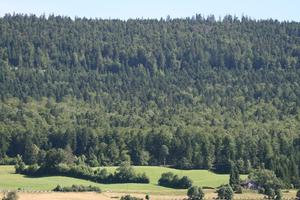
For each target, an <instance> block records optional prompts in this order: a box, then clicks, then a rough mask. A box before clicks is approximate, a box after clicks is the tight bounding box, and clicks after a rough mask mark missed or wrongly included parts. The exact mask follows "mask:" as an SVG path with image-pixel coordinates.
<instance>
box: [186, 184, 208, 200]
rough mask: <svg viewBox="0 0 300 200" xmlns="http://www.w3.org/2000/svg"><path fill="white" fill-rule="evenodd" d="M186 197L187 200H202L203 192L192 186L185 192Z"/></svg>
mask: <svg viewBox="0 0 300 200" xmlns="http://www.w3.org/2000/svg"><path fill="white" fill-rule="evenodd" d="M187 196H188V197H189V198H188V199H189V200H202V199H204V192H203V190H202V188H200V187H198V186H192V187H190V188H189V189H188V191H187Z"/></svg>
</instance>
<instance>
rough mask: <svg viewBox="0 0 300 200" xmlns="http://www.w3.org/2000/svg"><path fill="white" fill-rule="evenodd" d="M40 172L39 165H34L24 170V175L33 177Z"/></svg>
mask: <svg viewBox="0 0 300 200" xmlns="http://www.w3.org/2000/svg"><path fill="white" fill-rule="evenodd" d="M38 170H39V166H38V165H37V164H33V165H30V166H28V167H27V168H26V169H25V170H24V173H25V174H27V175H29V176H33V175H35V174H36V173H37V171H38Z"/></svg>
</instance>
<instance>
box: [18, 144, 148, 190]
mask: <svg viewBox="0 0 300 200" xmlns="http://www.w3.org/2000/svg"><path fill="white" fill-rule="evenodd" d="M46 158H47V160H45V162H44V163H42V164H41V165H40V166H39V165H37V164H33V165H29V166H26V165H25V163H24V162H23V160H22V157H21V156H19V155H18V156H17V158H16V164H15V170H16V173H20V174H24V175H28V176H33V177H39V176H69V177H74V178H81V179H85V180H90V181H94V182H97V183H105V184H108V183H149V182H150V180H149V177H147V176H146V174H145V173H141V174H140V173H136V172H135V170H134V169H133V168H132V167H131V165H130V163H129V162H123V163H121V164H120V166H119V167H118V168H117V169H116V171H115V172H114V173H110V172H108V171H107V170H106V169H105V168H104V169H100V168H97V169H95V170H94V169H93V168H92V167H90V166H88V165H85V163H74V160H73V157H72V155H71V154H70V153H69V152H66V151H64V150H62V149H51V150H50V151H49V152H47V156H46Z"/></svg>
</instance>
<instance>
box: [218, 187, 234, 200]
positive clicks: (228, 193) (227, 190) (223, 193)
mask: <svg viewBox="0 0 300 200" xmlns="http://www.w3.org/2000/svg"><path fill="white" fill-rule="evenodd" d="M217 193H218V198H219V199H227V200H231V199H233V190H232V188H231V187H230V186H229V185H223V186H221V187H220V188H219V189H218V190H217Z"/></svg>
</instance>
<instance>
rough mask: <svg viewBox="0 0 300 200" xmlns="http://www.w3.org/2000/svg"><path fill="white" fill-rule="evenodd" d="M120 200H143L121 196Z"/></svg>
mask: <svg viewBox="0 0 300 200" xmlns="http://www.w3.org/2000/svg"><path fill="white" fill-rule="evenodd" d="M120 200H143V199H142V198H137V197H132V196H130V195H126V196H122V197H121V199H120Z"/></svg>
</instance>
